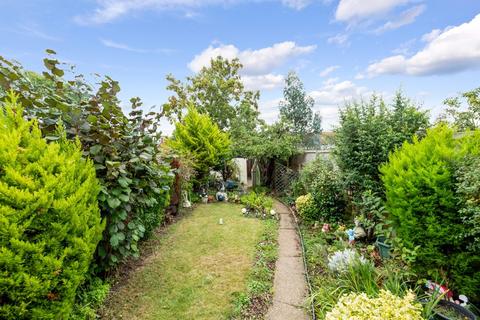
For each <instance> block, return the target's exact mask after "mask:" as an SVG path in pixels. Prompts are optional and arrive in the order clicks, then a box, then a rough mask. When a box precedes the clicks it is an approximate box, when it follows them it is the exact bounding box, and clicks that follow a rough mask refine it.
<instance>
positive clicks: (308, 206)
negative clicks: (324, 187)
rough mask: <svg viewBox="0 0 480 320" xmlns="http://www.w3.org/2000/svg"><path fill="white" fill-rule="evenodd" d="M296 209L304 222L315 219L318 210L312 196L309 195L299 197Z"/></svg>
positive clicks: (296, 201)
mask: <svg viewBox="0 0 480 320" xmlns="http://www.w3.org/2000/svg"><path fill="white" fill-rule="evenodd" d="M295 207H296V208H297V211H298V214H299V215H300V217H301V218H302V219H303V220H312V219H314V217H315V212H316V211H317V208H316V206H315V201H314V200H313V197H312V194H310V193H307V194H306V195H304V196H300V197H298V198H297V200H295Z"/></svg>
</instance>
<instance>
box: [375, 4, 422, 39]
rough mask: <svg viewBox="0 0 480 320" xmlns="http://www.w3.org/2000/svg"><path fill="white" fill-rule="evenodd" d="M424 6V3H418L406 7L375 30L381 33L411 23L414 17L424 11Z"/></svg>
mask: <svg viewBox="0 0 480 320" xmlns="http://www.w3.org/2000/svg"><path fill="white" fill-rule="evenodd" d="M425 8H426V6H425V5H419V6H414V7H412V8H410V9H407V10H405V11H403V12H402V13H401V14H400V16H399V17H398V18H397V19H396V20H393V21H388V22H386V23H385V24H384V25H383V26H381V27H379V28H377V29H376V30H375V32H376V33H382V32H385V31H388V30H394V29H398V28H400V27H403V26H406V25H408V24H411V23H413V22H415V19H416V18H417V17H418V16H419V15H421V14H422V13H423V12H424V11H425Z"/></svg>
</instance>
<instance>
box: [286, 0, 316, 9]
mask: <svg viewBox="0 0 480 320" xmlns="http://www.w3.org/2000/svg"><path fill="white" fill-rule="evenodd" d="M282 4H283V5H284V6H287V7H289V8H292V9H295V10H302V9H303V8H305V7H306V6H308V5H309V4H310V0H282Z"/></svg>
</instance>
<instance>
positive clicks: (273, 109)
mask: <svg viewBox="0 0 480 320" xmlns="http://www.w3.org/2000/svg"><path fill="white" fill-rule="evenodd" d="M280 101H282V99H281V98H277V99H272V100H266V101H264V100H260V102H259V104H258V109H259V111H260V118H262V119H263V120H265V121H266V122H267V123H270V124H271V123H274V122H275V120H277V119H278V116H279V114H280V108H279V105H280Z"/></svg>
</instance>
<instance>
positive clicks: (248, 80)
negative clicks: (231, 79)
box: [242, 73, 284, 90]
mask: <svg viewBox="0 0 480 320" xmlns="http://www.w3.org/2000/svg"><path fill="white" fill-rule="evenodd" d="M242 81H243V85H244V86H245V89H247V90H273V89H276V88H280V87H282V86H283V83H284V77H283V76H282V75H280V74H272V73H269V74H264V75H257V76H245V75H244V76H242Z"/></svg>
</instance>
